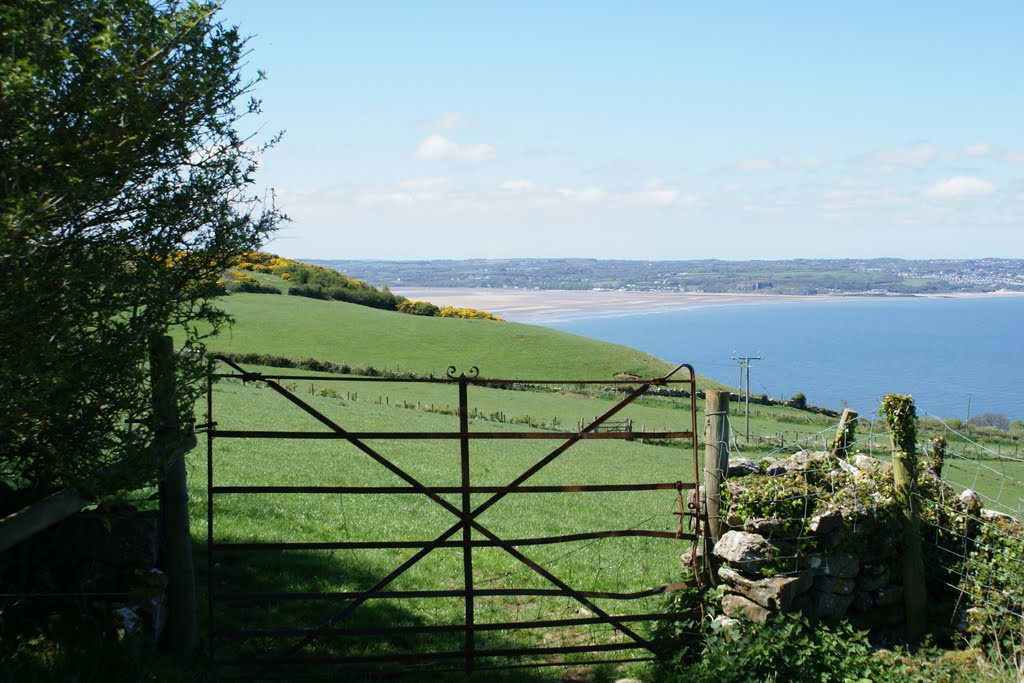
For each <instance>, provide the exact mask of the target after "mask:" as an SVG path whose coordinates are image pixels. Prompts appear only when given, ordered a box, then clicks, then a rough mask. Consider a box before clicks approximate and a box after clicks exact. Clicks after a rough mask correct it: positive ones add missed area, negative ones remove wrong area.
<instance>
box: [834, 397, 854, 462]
mask: <svg viewBox="0 0 1024 683" xmlns="http://www.w3.org/2000/svg"><path fill="white" fill-rule="evenodd" d="M856 420H857V411H856V410H850V409H849V408H843V416H842V417H841V418H839V427H837V428H836V438H835V440H834V441H833V442H832V449H831V450H832V455H835V456H837V457H840V458H842V459H843V460H845V459H846V458H847V456H848V455H849V448H850V444H852V443H853V441H854V438H855V437H854V434H855V432H856V429H857V427H856V425H857V422H856Z"/></svg>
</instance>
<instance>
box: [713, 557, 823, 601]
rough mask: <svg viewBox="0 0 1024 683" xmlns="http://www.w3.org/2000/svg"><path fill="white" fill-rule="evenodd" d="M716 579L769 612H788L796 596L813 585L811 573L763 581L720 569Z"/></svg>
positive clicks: (730, 570) (734, 571)
mask: <svg viewBox="0 0 1024 683" xmlns="http://www.w3.org/2000/svg"><path fill="white" fill-rule="evenodd" d="M718 578H719V579H721V580H722V582H723V583H725V584H726V585H728V586H729V589H730V590H731V591H734V592H736V593H739V594H741V595H743V597H745V598H747V599H748V600H751V601H752V602H755V603H757V604H758V605H760V606H762V607H765V608H767V609H771V610H781V611H783V612H788V611H790V609H791V608H792V605H793V600H794V598H796V596H798V595H800V594H801V593H804V592H806V591H808V590H809V589H810V588H811V586H812V585H813V583H814V574H813V573H812V572H809V571H808V572H801V573H800V574H798V575H797V576H771V577H768V578H765V579H756V580H753V579H748V578H747V577H745V576H743V575H742V574H740V573H739V572H738V571H736V570H735V569H732V568H730V567H720V568H719V569H718Z"/></svg>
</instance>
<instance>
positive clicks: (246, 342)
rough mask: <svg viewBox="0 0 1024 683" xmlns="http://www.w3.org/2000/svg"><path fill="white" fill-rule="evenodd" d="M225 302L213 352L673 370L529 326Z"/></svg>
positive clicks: (429, 367) (562, 371)
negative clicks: (225, 326) (226, 321)
mask: <svg viewBox="0 0 1024 683" xmlns="http://www.w3.org/2000/svg"><path fill="white" fill-rule="evenodd" d="M222 302H223V308H224V309H225V310H226V311H227V312H228V313H230V314H231V315H233V316H234V317H235V324H234V326H233V327H232V328H231V329H230V330H228V331H226V332H225V333H224V334H222V335H221V336H220V337H218V338H216V339H213V340H211V342H210V348H211V349H213V350H215V351H228V352H233V353H271V354H276V355H281V356H286V357H289V358H316V359H318V360H330V361H335V362H338V363H348V364H349V365H352V366H367V365H368V366H372V367H375V368H378V369H389V370H401V371H407V372H414V373H419V374H430V373H434V374H436V375H443V374H444V372H445V369H446V368H447V367H448V366H450V365H454V366H456V367H457V368H459V369H463V370H465V369H468V368H469V367H471V366H476V367H478V368H479V369H480V374H481V376H483V377H493V378H504V377H516V378H550V379H581V378H589V379H600V378H604V377H606V378H611V377H612V376H613V375H614V374H616V373H620V372H628V373H634V374H636V375H640V376H644V377H650V376H658V375H661V374H663V373H665V372H666V371H668V370H670V369H671V367H672V366H671V365H670V364H669V363H668V362H666V361H663V360H661V359H658V358H655V357H654V356H651V355H649V354H645V353H642V352H640V351H636V350H635V349H631V348H628V347H625V346H619V345H615V344H608V343H605V342H599V341H596V340H593V339H587V338H585V337H579V336H576V335H570V334H567V333H564V332H558V331H555V330H549V329H546V328H543V327H536V326H533V325H522V324H518V323H508V322H495V321H489V320H461V319H453V318H429V317H421V316H413V315H407V314H403V313H397V312H393V311H381V310H377V309H373V308H367V307H364V306H356V305H353V304H347V303H341V302H337V301H321V300H318V299H308V298H303V297H297V296H274V295H266V294H233V295H231V296H229V297H225V298H224V299H222ZM707 384H708V386H711V383H707ZM702 388H703V387H702Z"/></svg>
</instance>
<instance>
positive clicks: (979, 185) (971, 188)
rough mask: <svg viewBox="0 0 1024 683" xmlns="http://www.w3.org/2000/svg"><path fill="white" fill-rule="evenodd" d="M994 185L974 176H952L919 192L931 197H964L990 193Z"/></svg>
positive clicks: (994, 189)
mask: <svg viewBox="0 0 1024 683" xmlns="http://www.w3.org/2000/svg"><path fill="white" fill-rule="evenodd" d="M995 191H996V186H995V185H993V184H992V183H990V182H989V181H987V180H985V179H983V178H977V177H974V176H963V175H958V176H953V177H952V178H946V179H945V180H940V181H938V182H937V183H935V184H934V185H932V186H931V187H929V188H927V189H925V190H924V191H923V192H922V193H921V194H923V195H924V196H925V197H929V198H931V199H964V198H966V197H979V196H983V195H987V194H992V193H993V192H995Z"/></svg>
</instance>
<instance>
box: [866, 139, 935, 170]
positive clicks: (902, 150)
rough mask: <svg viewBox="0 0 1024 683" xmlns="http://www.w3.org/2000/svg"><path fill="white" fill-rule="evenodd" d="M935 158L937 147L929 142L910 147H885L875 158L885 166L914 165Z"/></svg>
mask: <svg viewBox="0 0 1024 683" xmlns="http://www.w3.org/2000/svg"><path fill="white" fill-rule="evenodd" d="M934 158H935V148H934V147H933V146H932V145H931V144H930V143H927V142H919V143H917V144H916V145H911V146H910V147H894V148H892V149H883V150H882V151H880V152H878V153H877V154H876V155H875V160H876V161H877V162H879V163H880V164H882V165H883V166H914V165H918V164H925V163H928V162H929V161H931V160H932V159H934Z"/></svg>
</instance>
